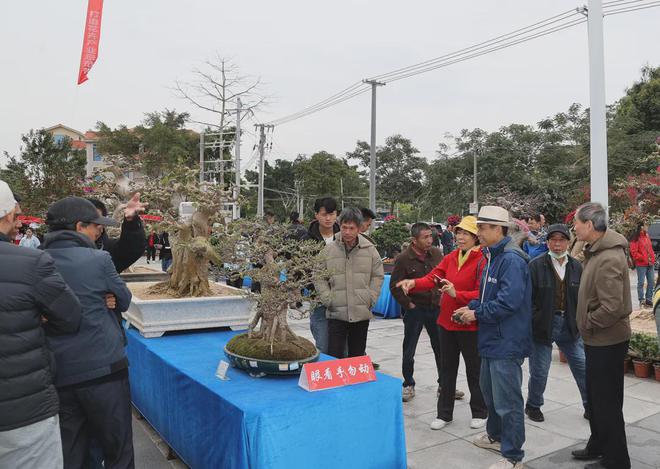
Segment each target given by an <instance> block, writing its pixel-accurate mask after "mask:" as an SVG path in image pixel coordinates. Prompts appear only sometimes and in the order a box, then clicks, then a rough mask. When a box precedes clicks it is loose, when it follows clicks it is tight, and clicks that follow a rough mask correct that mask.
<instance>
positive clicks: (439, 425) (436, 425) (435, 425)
mask: <svg viewBox="0 0 660 469" xmlns="http://www.w3.org/2000/svg"><path fill="white" fill-rule="evenodd" d="M450 423H451V420H450V421H449V422H446V421H444V420H442V419H435V420H434V421H433V422H431V430H441V429H443V428H445V427H446V426H447V425H449V424H450Z"/></svg>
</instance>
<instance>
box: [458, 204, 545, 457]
mask: <svg viewBox="0 0 660 469" xmlns="http://www.w3.org/2000/svg"><path fill="white" fill-rule="evenodd" d="M510 220H511V218H510V215H509V212H508V211H507V210H506V209H504V208H502V207H495V206H484V207H482V208H481V210H480V211H479V216H478V217H477V227H478V236H479V241H480V244H481V246H483V247H484V249H483V254H484V257H485V258H486V267H485V268H484V270H483V275H482V277H481V282H480V285H479V290H480V292H479V299H477V300H473V301H471V302H470V303H469V304H468V306H467V307H463V308H460V309H458V310H457V311H456V313H455V315H456V316H457V319H458V320H459V321H460V322H463V323H471V322H474V321H475V320H477V321H479V329H478V333H477V345H478V349H479V355H480V357H481V373H480V387H481V391H482V392H483V395H484V400H485V401H486V406H487V407H488V422H487V423H486V434H484V435H482V436H480V437H478V438H477V439H476V440H474V444H475V445H477V446H479V447H480V448H484V449H489V450H493V451H497V452H500V453H501V454H502V456H503V459H501V460H499V461H498V462H497V463H495V464H493V465H491V466H490V468H489V469H510V468H514V469H518V468H522V467H523V464H522V460H523V457H524V455H525V452H524V451H523V449H522V446H523V444H524V442H525V414H524V401H523V397H522V389H521V388H522V364H523V361H524V360H525V357H528V356H529V354H530V352H531V348H532V284H531V279H530V275H529V268H528V266H527V262H528V260H529V258H528V256H527V255H526V254H525V253H524V252H523V251H522V250H521V249H520V248H519V247H518V246H517V245H516V244H515V243H513V242H512V241H511V237H510V236H508V230H509V227H510V226H511V221H510Z"/></svg>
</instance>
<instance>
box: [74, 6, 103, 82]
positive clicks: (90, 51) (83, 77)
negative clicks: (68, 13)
mask: <svg viewBox="0 0 660 469" xmlns="http://www.w3.org/2000/svg"><path fill="white" fill-rule="evenodd" d="M102 13H103V0H89V3H88V4H87V21H85V36H84V37H83V47H82V55H81V56H80V70H79V71H78V84H81V83H84V82H86V81H87V73H89V71H90V70H91V69H92V65H94V62H96V58H97V57H98V55H99V40H100V39H101V14H102Z"/></svg>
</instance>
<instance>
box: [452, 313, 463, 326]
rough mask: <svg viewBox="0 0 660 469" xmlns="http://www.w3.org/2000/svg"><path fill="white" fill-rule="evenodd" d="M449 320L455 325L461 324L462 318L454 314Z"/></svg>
mask: <svg viewBox="0 0 660 469" xmlns="http://www.w3.org/2000/svg"><path fill="white" fill-rule="evenodd" d="M451 320H452V321H454V322H455V323H458V324H463V318H462V316H461V313H458V312H456V313H454V314H452V315H451Z"/></svg>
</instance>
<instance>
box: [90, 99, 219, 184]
mask: <svg viewBox="0 0 660 469" xmlns="http://www.w3.org/2000/svg"><path fill="white" fill-rule="evenodd" d="M189 118H190V116H189V114H188V113H186V112H183V113H177V112H176V111H175V110H169V109H165V110H164V111H162V112H159V111H155V112H149V113H147V114H145V119H144V121H143V122H142V124H140V125H138V126H136V127H134V128H132V129H129V128H128V127H126V126H125V125H123V124H122V125H120V126H118V127H117V128H116V129H111V128H110V127H108V126H107V125H106V124H104V123H103V122H97V124H96V129H97V135H98V137H99V142H98V144H97V148H98V150H99V152H100V153H101V154H102V155H104V157H106V158H108V159H109V160H110V161H111V162H112V163H114V164H117V161H116V160H117V158H116V156H119V157H120V158H121V160H122V162H123V163H124V165H125V166H126V168H125V169H130V170H139V171H140V172H142V173H143V174H146V175H149V176H159V175H161V174H164V173H167V172H170V171H173V170H174V169H175V168H176V167H177V166H186V167H188V168H194V167H199V135H198V134H197V133H196V132H193V131H191V130H189V129H186V128H185V125H186V124H187V123H188V121H189ZM230 137H231V136H230Z"/></svg>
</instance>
